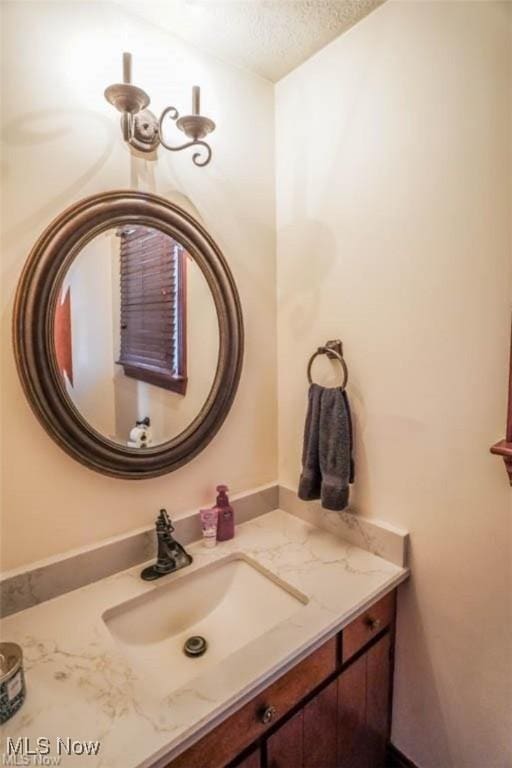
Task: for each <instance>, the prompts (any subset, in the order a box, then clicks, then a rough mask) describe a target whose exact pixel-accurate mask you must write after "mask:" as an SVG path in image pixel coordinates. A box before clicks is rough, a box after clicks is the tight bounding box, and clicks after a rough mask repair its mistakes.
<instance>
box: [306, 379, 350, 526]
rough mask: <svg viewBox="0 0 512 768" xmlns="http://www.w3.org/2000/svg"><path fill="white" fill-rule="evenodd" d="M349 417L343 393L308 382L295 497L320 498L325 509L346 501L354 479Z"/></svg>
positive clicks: (339, 390)
mask: <svg viewBox="0 0 512 768" xmlns="http://www.w3.org/2000/svg"><path fill="white" fill-rule="evenodd" d="M352 446H353V434H352V419H351V416H350V407H349V404H348V398H347V395H346V392H345V391H343V390H341V389H340V388H339V387H338V388H335V389H326V388H324V387H321V386H319V385H318V384H311V386H310V388H309V395H308V412H307V415H306V425H305V428H304V446H303V450H302V474H301V476H300V481H299V492H298V495H299V498H301V499H304V501H310V500H312V499H319V498H321V499H322V506H323V507H325V508H326V509H332V510H335V511H341V510H343V509H345V507H346V506H347V504H348V497H349V489H348V486H349V483H352V482H353V481H354V462H353V459H352Z"/></svg>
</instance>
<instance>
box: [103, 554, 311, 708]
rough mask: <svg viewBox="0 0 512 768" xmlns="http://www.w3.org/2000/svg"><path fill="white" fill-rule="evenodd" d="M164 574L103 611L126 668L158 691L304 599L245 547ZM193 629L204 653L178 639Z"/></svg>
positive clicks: (255, 633)
mask: <svg viewBox="0 0 512 768" xmlns="http://www.w3.org/2000/svg"><path fill="white" fill-rule="evenodd" d="M165 581H166V582H167V583H163V584H159V585H156V586H155V587H154V588H153V589H152V590H151V591H149V592H147V593H145V594H143V595H139V596H138V597H135V598H133V599H132V600H128V601H127V602H125V603H121V605H118V606H116V607H115V608H110V609H109V610H108V611H106V612H105V613H104V614H103V617H102V618H103V621H104V622H105V624H106V626H107V627H108V629H109V631H110V633H111V634H112V636H113V637H114V638H115V640H116V641H117V642H118V643H119V645H120V646H121V648H122V651H123V653H124V654H125V656H127V658H128V661H129V662H130V664H131V666H132V668H133V670H134V671H135V672H137V673H138V674H139V676H140V677H142V678H143V679H145V680H147V681H148V682H149V683H150V684H151V686H152V687H155V688H158V690H159V691H160V692H161V693H162V694H164V695H165V694H166V693H169V692H171V691H172V690H174V689H176V688H178V687H180V686H182V685H183V684H184V683H186V682H187V681H188V680H190V679H192V678H193V677H196V676H197V675H198V674H201V673H203V672H204V671H205V670H207V669H208V668H210V667H212V666H213V665H215V664H218V663H219V662H220V661H221V660H222V659H225V658H226V657H227V656H229V655H230V654H231V653H233V652H234V651H236V650H238V649H239V648H241V647H242V646H244V645H246V644H247V643H249V642H251V641H252V640H254V639H256V638H257V637H259V636H260V635H262V634H264V633H265V632H267V631H268V630H269V629H271V628H272V627H273V626H275V625H276V624H279V623H280V622H281V621H284V620H285V619H287V618H289V617H290V616H292V615H293V614H295V613H296V612H297V611H300V610H301V608H302V607H303V606H304V605H306V603H307V602H308V599H307V597H306V596H305V595H303V594H302V593H301V592H299V591H297V590H296V589H294V588H293V587H291V586H290V585H287V584H285V583H284V582H283V581H281V580H278V579H276V578H275V577H274V576H272V575H271V574H269V573H268V572H267V571H265V570H264V569H263V568H261V567H260V566H259V565H258V564H257V563H255V562H254V561H253V560H251V559H250V558H248V557H246V556H245V555H231V556H229V557H228V558H224V559H222V560H219V561H218V562H216V563H212V564H211V565H208V566H205V567H204V568H200V569H198V570H196V571H192V572H191V573H188V574H187V573H186V572H183V571H181V572H179V573H177V574H175V575H174V576H169V577H167V579H166V580H165ZM192 636H201V637H204V639H205V640H206V642H207V650H206V652H205V653H204V655H201V656H196V657H193V658H189V657H188V656H186V655H185V653H184V650H183V648H184V644H185V642H186V640H187V639H188V638H190V637H192Z"/></svg>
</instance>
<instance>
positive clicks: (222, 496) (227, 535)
mask: <svg viewBox="0 0 512 768" xmlns="http://www.w3.org/2000/svg"><path fill="white" fill-rule="evenodd" d="M227 491H228V487H227V485H218V486H217V494H218V495H217V506H216V509H217V514H218V517H217V541H228V540H229V539H232V538H233V536H234V535H235V515H234V512H233V507H232V506H231V504H230V503H229V499H228V495H227Z"/></svg>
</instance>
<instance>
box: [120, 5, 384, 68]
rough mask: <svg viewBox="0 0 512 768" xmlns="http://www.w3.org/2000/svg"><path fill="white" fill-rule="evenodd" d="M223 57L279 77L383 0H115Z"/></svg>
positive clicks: (236, 63) (133, 11)
mask: <svg viewBox="0 0 512 768" xmlns="http://www.w3.org/2000/svg"><path fill="white" fill-rule="evenodd" d="M117 2H118V3H119V4H120V5H123V6H124V7H126V8H127V9H128V10H130V11H131V12H132V13H134V14H137V15H139V16H141V17H143V18H145V19H147V20H148V21H151V22H152V23H154V24H157V25H158V26H159V27H161V28H164V29H168V30H169V31H171V32H173V33H174V34H176V35H178V36H180V37H181V38H182V39H184V40H186V41H187V42H189V43H192V44H194V45H197V46H198V47H200V48H201V49H203V50H205V51H208V52H210V53H212V54H213V55H215V56H217V57H218V58H220V59H223V60H224V61H227V62H230V63H232V64H235V65H237V66H241V67H244V68H245V69H249V70H251V71H252V72H255V73H257V74H258V75H261V76H262V77H264V78H266V79H267V80H271V81H272V82H276V81H277V80H279V79H280V78H281V77H283V76H284V75H286V74H287V73H288V72H290V71H291V70H292V69H294V68H295V67H296V66H298V65H299V64H301V63H302V62H303V61H305V60H306V59H307V58H309V57H310V56H311V55H312V54H313V53H315V52H316V51H318V50H319V49H320V48H322V47H323V46H324V45H326V44H327V43H328V42H330V41H331V40H334V38H335V37H338V35H340V34H341V33H342V32H344V31H345V30H346V29H348V28H349V27H351V26H352V25H353V24H355V23H356V22H358V21H359V20H360V19H362V18H363V17H364V16H366V15H367V14H368V13H370V11H372V10H373V9H374V8H376V7H377V6H379V5H380V4H381V3H382V2H384V0H165V2H163V1H161V0H117Z"/></svg>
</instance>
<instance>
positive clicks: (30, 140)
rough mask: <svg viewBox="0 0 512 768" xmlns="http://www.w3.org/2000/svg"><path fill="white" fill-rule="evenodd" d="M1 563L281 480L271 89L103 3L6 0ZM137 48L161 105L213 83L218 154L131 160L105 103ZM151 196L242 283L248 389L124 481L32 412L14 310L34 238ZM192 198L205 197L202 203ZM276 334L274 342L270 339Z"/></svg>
mask: <svg viewBox="0 0 512 768" xmlns="http://www.w3.org/2000/svg"><path fill="white" fill-rule="evenodd" d="M2 11H3V17H4V18H3V25H2V34H3V60H2V73H3V80H2V88H3V93H2V97H3V103H2V119H3V122H4V125H3V133H4V145H3V148H2V171H3V177H2V187H3V211H2V213H3V230H4V231H3V244H2V261H1V269H2V283H3V287H2V344H1V346H2V363H3V366H2V367H3V374H2V406H3V412H2V429H3V443H4V447H5V444H6V443H7V444H8V446H7V447H8V450H4V451H3V466H2V479H3V488H2V497H3V498H2V501H3V504H2V516H3V519H2V537H1V539H2V542H1V543H2V567H3V568H5V569H7V568H10V567H14V566H17V565H19V564H22V563H27V562H30V561H33V560H36V559H39V558H42V557H45V556H48V555H51V554H54V553H57V552H60V551H64V550H67V549H69V548H71V547H75V546H79V545H82V544H86V543H90V542H94V541H97V540H99V539H101V538H104V537H106V536H111V535H115V534H117V533H121V532H124V531H128V530H131V529H133V528H135V527H138V526H141V525H146V524H150V523H151V521H152V520H153V519H154V517H155V514H156V512H157V510H158V508H159V507H161V506H167V508H168V509H169V511H170V512H171V513H176V512H178V513H179V512H180V511H183V510H187V509H191V508H194V507H199V506H201V505H204V504H207V503H209V502H213V500H214V489H215V485H216V483H218V482H227V483H228V484H229V486H230V487H231V488H232V490H233V492H235V491H238V490H243V489H248V488H251V487H254V486H257V485H261V484H264V483H267V482H270V481H272V480H275V477H276V397H275V387H276V357H275V345H274V343H273V339H274V338H275V255H274V165H273V142H274V123H273V88H272V86H271V85H270V84H269V83H267V82H265V81H263V80H261V79H259V78H257V77H255V76H252V75H250V74H247V73H244V72H242V71H239V70H236V69H234V68H231V67H228V66H225V65H223V64H221V63H219V62H217V61H216V60H214V59H212V58H209V57H207V56H205V55H202V54H200V53H199V52H197V51H196V50H194V49H193V48H190V47H187V46H185V45H184V44H181V43H180V42H179V41H178V40H177V39H175V38H173V37H172V36H171V35H169V34H167V33H164V32H163V31H161V30H160V29H159V28H158V27H156V26H153V25H151V24H149V23H146V22H143V21H140V20H138V19H136V18H135V17H131V16H129V15H127V14H126V13H125V12H124V11H123V9H122V8H120V7H119V6H117V5H116V6H113V5H111V4H109V3H103V2H96V3H91V2H83V3H81V2H63V3H59V2H13V3H3V5H2ZM126 48H128V49H129V50H132V51H133V54H134V68H133V69H134V73H133V74H134V81H135V83H137V84H140V85H141V86H143V87H146V88H147V89H148V91H149V92H150V95H151V97H152V104H153V105H154V107H155V110H156V111H158V110H161V109H162V108H163V107H164V106H166V105H167V104H168V103H169V102H171V103H172V102H174V103H176V105H177V106H178V108H181V109H188V108H189V106H190V93H191V87H192V85H193V84H194V83H196V82H197V83H200V84H201V86H202V87H203V100H202V101H203V105H204V110H205V112H207V113H208V114H211V116H212V117H213V118H214V119H215V121H216V122H217V127H218V129H217V131H216V132H215V133H214V134H213V136H212V146H213V148H214V153H215V156H214V160H213V161H212V163H211V164H210V166H208V167H207V168H205V169H200V168H196V167H195V166H194V165H193V164H192V161H191V154H190V153H189V152H183V153H182V154H171V153H168V152H164V151H161V152H160V155H159V159H158V162H157V163H151V162H147V161H145V160H143V159H134V158H133V157H132V155H131V154H130V152H129V151H128V150H127V149H126V147H125V146H124V145H123V142H122V140H121V135H120V129H119V121H118V116H117V115H116V113H115V112H114V110H113V109H112V107H111V106H110V105H109V104H107V103H106V101H105V100H104V98H103V91H104V89H105V87H106V86H107V85H109V84H110V83H112V82H116V81H118V80H119V79H120V76H121V52H122V50H123V49H126ZM129 187H132V188H140V189H149V190H154V191H156V192H157V193H159V194H162V195H164V196H166V197H168V198H170V199H172V200H174V201H177V202H181V203H182V204H183V205H184V206H185V207H186V208H187V209H188V210H190V211H191V212H192V213H194V214H195V215H196V216H197V217H199V218H200V219H201V220H202V221H203V223H204V224H205V226H206V227H207V228H208V230H209V231H210V232H211V234H212V236H213V237H214V238H215V239H216V240H217V242H218V244H219V245H220V247H221V249H222V250H223V252H224V254H225V256H226V258H227V260H228V262H229V264H230V266H231V269H232V270H233V273H234V276H235V280H236V282H237V285H238V288H239V291H240V296H241V301H242V306H243V312H244V320H245V330H246V354H245V360H244V368H243V373H242V379H241V383H240V388H239V392H238V395H237V397H236V400H235V403H234V406H233V408H232V410H231V412H230V414H229V416H228V418H227V420H226V422H225V424H224V426H223V427H222V429H221V431H220V433H219V434H218V435H217V436H216V438H215V439H214V441H213V442H212V443H211V444H210V445H209V446H208V448H207V449H206V450H205V451H204V452H203V453H202V454H201V455H200V456H198V457H197V458H196V459H194V461H193V462H192V463H191V464H189V465H188V466H186V467H184V468H182V469H180V470H178V471H177V472H174V473H173V474H171V475H167V476H164V477H161V478H158V479H154V480H148V481H137V482H134V481H131V482H128V481H121V480H115V479H111V478H107V477H102V476H101V475H98V474H95V473H93V472H91V471H89V470H87V469H85V468H83V467H82V466H80V465H79V464H78V463H77V462H75V461H73V460H72V459H70V458H68V457H67V456H66V454H64V453H63V452H62V451H61V450H60V449H59V448H58V447H57V446H56V445H55V444H54V443H53V442H52V441H51V440H50V439H49V438H48V437H47V435H46V434H45V432H44V430H43V429H42V427H40V426H39V423H38V422H37V421H36V419H35V418H34V416H33V415H32V413H31V411H30V408H29V407H28V405H27V403H26V401H25V398H24V396H23V394H22V391H21V388H20V384H19V382H18V378H17V375H16V371H15V369H14V363H13V356H12V348H11V343H10V327H11V311H12V303H13V297H14V292H15V289H16V283H17V280H18V276H19V274H20V271H21V269H22V266H23V263H24V261H25V259H26V256H27V254H28V251H29V250H30V247H31V245H32V244H33V242H34V241H35V239H36V238H37V237H38V235H39V234H40V233H41V231H42V230H43V229H44V227H46V225H47V224H48V223H49V222H50V221H51V219H52V218H53V217H54V216H55V215H57V213H58V212H59V211H61V210H62V209H63V208H65V207H66V206H68V205H70V204H72V203H73V202H75V201H76V200H78V199H80V198H81V197H84V196H86V195H90V194H93V193H95V192H101V191H103V190H107V189H112V188H129ZM190 201H193V204H192V202H190ZM269 339H270V343H269Z"/></svg>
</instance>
